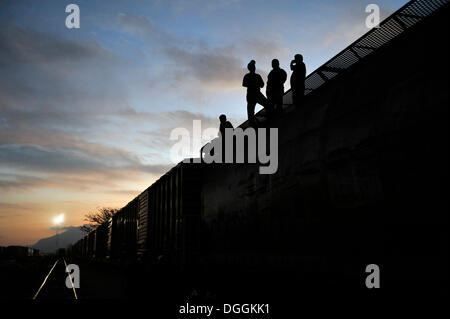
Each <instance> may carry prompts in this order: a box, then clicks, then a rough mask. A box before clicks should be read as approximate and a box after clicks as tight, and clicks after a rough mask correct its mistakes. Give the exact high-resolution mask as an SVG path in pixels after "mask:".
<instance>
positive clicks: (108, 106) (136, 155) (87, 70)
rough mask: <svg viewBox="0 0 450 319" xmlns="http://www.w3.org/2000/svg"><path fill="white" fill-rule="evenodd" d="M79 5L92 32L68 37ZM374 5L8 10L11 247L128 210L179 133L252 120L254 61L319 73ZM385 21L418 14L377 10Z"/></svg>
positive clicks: (1, 59)
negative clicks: (245, 84) (58, 227)
mask: <svg viewBox="0 0 450 319" xmlns="http://www.w3.org/2000/svg"><path fill="white" fill-rule="evenodd" d="M70 3H76V4H78V5H79V7H80V11H81V28H80V29H67V28H66V27H65V19H66V16H67V15H68V14H67V13H65V7H66V5H68V4H70ZM369 3H373V1H359V0H345V1H344V0H342V1H334V0H323V1H315V0H311V1H299V0H296V1H281V0H276V1H262V0H259V1H246V0H217V1H214V0H155V1H144V0H135V1H131V0H127V1H113V0H107V1H106V0H105V1H95V0H88V1H81V0H72V1H62V0H55V1H46V0H42V1H32V0H30V1H25V0H11V1H7V0H3V1H1V2H0V245H11V244H21V245H26V244H31V243H34V242H36V241H37V240H38V239H40V238H42V237H45V236H50V235H52V234H53V233H54V231H53V230H51V227H52V224H51V221H52V219H53V218H54V216H56V215H57V214H58V213H64V214H65V216H66V221H65V225H66V226H70V225H81V224H82V223H83V215H84V214H85V213H87V212H89V211H91V210H94V209H95V208H96V207H101V206H112V207H121V206H123V205H124V204H126V203H127V202H128V201H130V200H131V199H132V198H133V197H134V196H136V195H137V194H139V192H141V191H142V190H143V189H145V188H146V187H147V186H148V185H150V184H151V183H152V182H153V181H154V180H155V179H156V178H158V177H159V176H160V175H161V174H162V173H164V172H165V171H166V170H167V169H168V168H169V167H170V166H171V165H173V164H172V163H171V161H170V158H169V150H170V147H171V146H172V145H173V144H174V143H175V141H171V140H170V139H169V137H170V132H171V130H172V129H174V128H176V127H185V128H187V129H190V130H192V121H193V120H201V121H202V122H201V123H202V127H203V128H207V127H217V117H218V115H219V114H221V113H226V114H227V115H228V117H229V119H230V120H231V122H232V123H233V124H234V125H235V126H236V125H239V124H240V123H241V122H242V121H243V120H244V119H245V116H246V106H245V90H244V89H243V88H242V87H241V80H242V76H243V75H244V74H245V67H246V65H247V63H248V61H249V60H250V59H255V60H256V61H257V64H256V66H257V72H259V73H260V74H261V75H262V76H263V78H264V80H266V78H267V73H268V72H269V71H270V68H269V66H270V61H271V59H272V58H278V59H279V60H280V62H281V66H282V67H283V68H284V69H285V70H287V71H288V70H289V67H288V66H289V62H290V60H291V59H292V57H293V55H294V54H296V53H302V54H303V56H304V58H305V63H306V66H307V73H310V72H311V71H313V70H314V69H315V68H317V67H318V66H320V65H321V64H323V63H324V62H325V61H327V60H328V59H329V58H331V57H332V56H333V55H335V54H336V53H337V52H339V51H340V50H342V49H343V48H344V47H345V46H347V45H348V44H350V43H351V42H353V41H354V40H355V39H356V38H357V37H359V36H360V35H362V34H363V33H365V32H367V31H368V30H367V29H366V27H365V24H364V21H365V17H366V13H365V7H366V6H367V5H368V4H369ZM376 3H377V4H378V5H379V6H380V8H381V12H382V18H384V17H386V16H387V15H388V14H390V13H392V12H393V11H395V10H396V9H398V8H399V7H400V6H402V5H403V4H404V3H406V1H404V0H379V1H376Z"/></svg>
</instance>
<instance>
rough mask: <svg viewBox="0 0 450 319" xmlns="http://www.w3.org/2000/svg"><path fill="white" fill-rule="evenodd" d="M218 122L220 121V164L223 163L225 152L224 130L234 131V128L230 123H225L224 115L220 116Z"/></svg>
mask: <svg viewBox="0 0 450 319" xmlns="http://www.w3.org/2000/svg"><path fill="white" fill-rule="evenodd" d="M219 120H220V126H219V133H220V137H221V138H222V163H225V151H226V144H225V136H226V135H225V129H227V128H231V129H234V127H233V125H232V124H231V123H230V121H227V116H226V115H225V114H222V115H220V116H219Z"/></svg>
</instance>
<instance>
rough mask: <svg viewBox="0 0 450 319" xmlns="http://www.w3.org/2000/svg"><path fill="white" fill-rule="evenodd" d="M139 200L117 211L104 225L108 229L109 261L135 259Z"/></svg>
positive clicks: (136, 199)
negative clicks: (107, 223)
mask: <svg viewBox="0 0 450 319" xmlns="http://www.w3.org/2000/svg"><path fill="white" fill-rule="evenodd" d="M138 203H139V198H138V197H136V198H135V199H133V200H132V201H131V202H129V203H128V204H127V205H126V206H125V207H123V208H122V209H121V210H119V211H118V212H117V213H116V214H115V215H114V216H113V217H112V218H111V221H110V222H109V225H105V227H107V228H108V230H107V232H108V239H107V252H108V257H109V258H110V259H121V260H134V259H136V231H137V215H138Z"/></svg>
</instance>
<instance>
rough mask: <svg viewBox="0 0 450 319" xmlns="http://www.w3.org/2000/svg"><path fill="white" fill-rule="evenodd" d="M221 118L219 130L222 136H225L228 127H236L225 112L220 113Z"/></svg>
mask: <svg viewBox="0 0 450 319" xmlns="http://www.w3.org/2000/svg"><path fill="white" fill-rule="evenodd" d="M219 120H220V126H219V132H220V134H221V135H222V138H225V129H226V128H231V129H234V127H233V124H231V123H230V121H227V116H226V115H225V114H222V115H220V116H219Z"/></svg>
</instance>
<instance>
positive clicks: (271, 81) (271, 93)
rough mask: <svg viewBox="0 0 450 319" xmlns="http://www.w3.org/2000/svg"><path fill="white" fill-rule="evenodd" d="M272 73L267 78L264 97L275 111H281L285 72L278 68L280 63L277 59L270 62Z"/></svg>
mask: <svg viewBox="0 0 450 319" xmlns="http://www.w3.org/2000/svg"><path fill="white" fill-rule="evenodd" d="M272 68H273V69H272V71H270V73H269V75H268V76H267V89H266V95H267V98H268V99H269V102H270V103H271V104H272V105H274V107H275V111H278V112H281V111H282V110H283V94H284V82H286V79H287V74H286V71H284V70H283V69H281V68H280V62H279V61H278V60H277V59H273V60H272Z"/></svg>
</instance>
